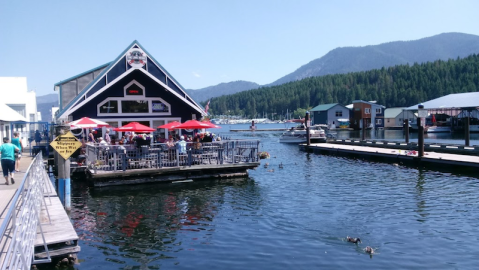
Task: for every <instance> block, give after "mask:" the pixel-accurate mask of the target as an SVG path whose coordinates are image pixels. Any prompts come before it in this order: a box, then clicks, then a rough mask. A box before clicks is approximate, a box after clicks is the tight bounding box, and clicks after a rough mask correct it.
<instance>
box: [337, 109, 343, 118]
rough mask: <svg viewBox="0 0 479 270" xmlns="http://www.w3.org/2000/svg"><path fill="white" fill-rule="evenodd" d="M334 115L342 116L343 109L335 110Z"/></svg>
mask: <svg viewBox="0 0 479 270" xmlns="http://www.w3.org/2000/svg"><path fill="white" fill-rule="evenodd" d="M335 115H336V117H343V111H341V110H339V111H336V112H335Z"/></svg>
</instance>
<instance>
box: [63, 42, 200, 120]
mask: <svg viewBox="0 0 479 270" xmlns="http://www.w3.org/2000/svg"><path fill="white" fill-rule="evenodd" d="M132 48H140V49H141V50H143V51H144V52H145V54H146V56H147V57H149V58H150V59H151V60H152V62H153V63H155V64H156V65H157V66H158V67H160V69H161V70H162V71H164V72H165V73H166V75H167V78H168V80H170V81H172V82H173V83H174V84H176V85H177V87H178V89H179V91H180V92H181V95H179V94H178V93H176V91H175V90H174V89H171V88H170V86H169V85H167V84H165V83H163V87H164V88H165V89H166V90H167V91H170V92H171V93H173V94H174V95H177V96H178V97H179V98H180V99H183V100H184V102H185V103H187V104H189V105H190V106H191V107H193V108H194V109H196V110H197V111H198V112H200V113H201V114H202V115H206V112H205V111H204V108H203V106H201V105H199V104H198V103H197V102H196V101H195V100H194V99H192V98H191V97H190V96H189V95H188V94H187V93H186V91H185V90H184V87H183V86H182V85H181V84H180V83H178V81H176V80H175V78H173V76H171V75H170V73H169V72H168V71H167V70H166V69H165V68H164V67H163V66H162V65H161V64H160V63H159V62H158V61H157V60H156V59H155V58H154V57H153V56H152V55H151V54H150V53H148V51H146V50H145V49H144V48H143V46H141V44H140V43H139V42H138V41H136V40H134V41H133V42H132V43H131V44H130V45H129V46H128V47H127V48H126V49H125V50H124V51H123V52H122V53H121V54H120V55H119V56H118V57H117V58H116V59H115V60H114V61H111V62H109V63H107V64H104V65H101V66H99V67H96V68H94V69H91V70H89V71H86V72H83V73H81V74H78V75H75V76H73V77H71V78H69V79H66V80H62V81H61V82H58V83H56V84H54V89H56V87H59V86H60V85H61V84H62V83H65V82H67V81H68V80H72V79H75V78H78V77H81V76H83V75H85V74H87V73H89V72H91V71H94V70H97V69H101V68H103V70H102V72H100V74H98V76H97V77H96V78H95V79H93V81H91V82H90V83H89V84H88V85H87V86H85V87H84V88H83V90H81V92H80V93H79V94H78V95H77V96H76V97H75V98H73V100H71V101H70V102H69V103H68V104H64V106H63V108H62V109H60V110H59V113H58V117H62V116H63V115H66V114H70V113H72V112H73V111H75V110H77V109H78V108H79V107H81V106H77V105H79V104H80V103H82V102H83V103H85V102H87V101H88V100H90V99H92V98H94V97H95V96H96V95H97V94H93V95H91V96H90V97H87V96H86V94H87V93H88V92H89V91H90V90H91V89H92V87H93V86H95V85H96V84H97V83H98V82H99V81H100V80H102V79H103V77H104V76H105V75H106V74H107V73H108V72H109V71H110V70H111V69H112V68H113V67H115V66H116V64H117V62H119V61H120V60H121V59H122V58H123V57H124V56H125V54H126V53H127V52H128V51H129V50H130V49H132ZM135 69H136V68H131V69H128V70H126V71H125V72H123V75H127V74H129V73H131V72H132V71H133V70H135ZM136 70H140V71H142V72H143V73H145V75H147V76H149V77H150V78H151V79H153V80H155V81H157V83H160V82H159V81H158V80H157V79H156V78H155V77H154V76H153V75H152V74H150V73H149V72H148V71H146V70H144V69H142V68H140V69H136ZM120 77H121V76H120ZM111 83H112V82H108V83H107V85H105V86H104V87H103V88H102V89H103V91H104V90H105V89H106V88H108V87H109V85H110V84H111ZM101 91H102V90H100V91H99V92H101Z"/></svg>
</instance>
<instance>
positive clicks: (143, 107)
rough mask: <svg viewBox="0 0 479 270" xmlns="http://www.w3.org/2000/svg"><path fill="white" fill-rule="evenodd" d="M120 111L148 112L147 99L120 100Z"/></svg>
mask: <svg viewBox="0 0 479 270" xmlns="http://www.w3.org/2000/svg"><path fill="white" fill-rule="evenodd" d="M121 111H122V113H148V112H149V109H148V101H147V100H122V101H121Z"/></svg>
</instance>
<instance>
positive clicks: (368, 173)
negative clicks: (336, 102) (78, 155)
mask: <svg viewBox="0 0 479 270" xmlns="http://www.w3.org/2000/svg"><path fill="white" fill-rule="evenodd" d="M274 127H284V125H282V124H281V125H260V126H259V127H258V128H274ZM230 128H233V129H242V128H247V125H231V126H223V129H221V130H213V132H218V133H220V134H223V135H227V136H231V137H233V138H239V139H248V138H255V139H260V140H261V144H260V146H261V150H263V151H268V152H269V153H270V155H271V158H270V159H266V160H262V165H261V166H260V167H258V168H257V169H256V170H251V171H250V173H249V178H240V179H234V180H223V181H216V180H212V181H198V182H193V183H183V184H150V185H138V186H131V187H129V186H128V187H127V186H125V187H115V188H103V189H88V188H87V187H86V186H85V185H84V184H83V183H81V182H75V183H74V186H73V190H72V212H71V218H72V222H73V225H74V227H75V229H76V230H77V233H78V235H79V237H80V241H79V244H80V245H81V248H82V251H81V252H80V253H79V254H78V257H79V264H78V265H76V266H75V268H76V269H387V268H393V269H477V267H478V262H479V179H477V178H474V177H470V176H463V175H458V174H449V173H443V172H437V171H432V170H417V169H414V168H408V167H403V166H397V165H393V164H387V163H370V162H365V161H361V160H354V159H347V158H341V157H334V156H322V155H316V154H308V153H305V152H301V151H299V150H298V146H297V145H287V144H280V143H278V138H279V136H280V134H281V132H256V133H251V132H243V133H236V132H229V129H230ZM389 133H390V132H387V131H386V133H385V134H387V135H386V136H384V134H383V135H381V134H374V135H373V136H376V137H377V138H386V139H400V138H402V133H401V132H399V133H398V132H391V133H390V134H389ZM350 134H352V135H350V136H353V137H354V136H355V135H354V133H350ZM391 134H392V135H391ZM343 135H344V134H343V133H339V134H338V136H339V137H341V136H343ZM344 136H346V135H344ZM474 136H475V137H474V139H473V140H472V141H471V144H479V143H478V142H477V136H476V135H474ZM359 137H360V136H358V138H359ZM393 137H394V138H393ZM396 137H397V138H396ZM430 139H431V140H436V139H437V138H435V139H434V138H430ZM443 139H444V140H446V139H447V140H450V141H453V142H457V140H459V139H460V138H455V137H453V136H452V135H451V134H449V137H447V138H446V137H444V138H443ZM471 139H472V138H471ZM457 143H463V142H462V141H459V142H457ZM265 163H269V167H268V168H264V167H263V164H265ZM281 163H282V164H283V167H284V168H283V169H280V168H279V164H281ZM272 169H274V172H270V171H269V170H272ZM346 236H352V237H360V238H361V240H362V243H360V244H358V245H356V244H353V243H349V242H347V241H346ZM366 246H371V247H372V248H374V249H375V253H376V254H375V255H373V256H369V255H368V254H366V253H365V252H364V250H363V249H364V248H365V247H366Z"/></svg>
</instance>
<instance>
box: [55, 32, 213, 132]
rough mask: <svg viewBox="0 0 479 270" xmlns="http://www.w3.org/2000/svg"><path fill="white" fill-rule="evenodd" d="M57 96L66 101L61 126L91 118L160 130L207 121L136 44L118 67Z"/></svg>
mask: <svg viewBox="0 0 479 270" xmlns="http://www.w3.org/2000/svg"><path fill="white" fill-rule="evenodd" d="M92 60H94V59H92ZM85 61H89V60H88V59H85ZM71 64H74V63H71ZM54 90H55V91H57V92H58V93H59V97H60V98H59V100H60V102H59V103H60V104H59V111H58V114H57V116H56V119H57V123H68V122H71V121H73V120H77V119H80V118H81V117H90V118H95V119H100V120H102V121H105V122H107V123H108V124H109V125H110V126H111V127H120V126H124V125H126V124H128V123H130V122H134V121H135V122H139V123H141V124H143V125H146V126H149V127H153V128H155V127H158V126H160V125H163V124H166V123H169V122H173V121H178V122H185V121H186V120H190V119H200V118H201V117H202V116H204V115H206V113H205V111H204V109H203V107H202V106H200V105H199V104H198V103H197V102H195V101H194V100H193V99H192V98H191V97H190V96H188V94H187V93H186V92H185V89H184V88H183V87H182V86H181V84H180V83H179V82H178V81H177V80H175V78H173V76H172V75H171V74H170V73H168V71H167V70H166V69H165V68H164V67H163V66H162V65H161V64H160V63H159V62H158V61H157V60H156V59H155V58H154V57H153V56H152V55H151V54H150V53H148V52H147V51H146V50H145V49H144V48H143V46H141V45H140V43H139V42H138V41H136V40H135V41H133V42H132V43H131V44H130V45H129V46H128V47H127V48H126V49H125V50H124V51H123V52H122V53H120V55H118V57H116V58H115V59H114V60H113V61H111V62H109V63H106V64H104V65H101V66H98V67H95V68H93V69H90V70H88V71H85V72H83V73H80V74H78V75H75V76H73V77H71V78H68V79H65V80H62V81H60V82H58V83H56V84H55V85H54ZM158 133H161V135H162V136H165V137H167V136H168V130H158V131H157V134H155V135H158Z"/></svg>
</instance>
